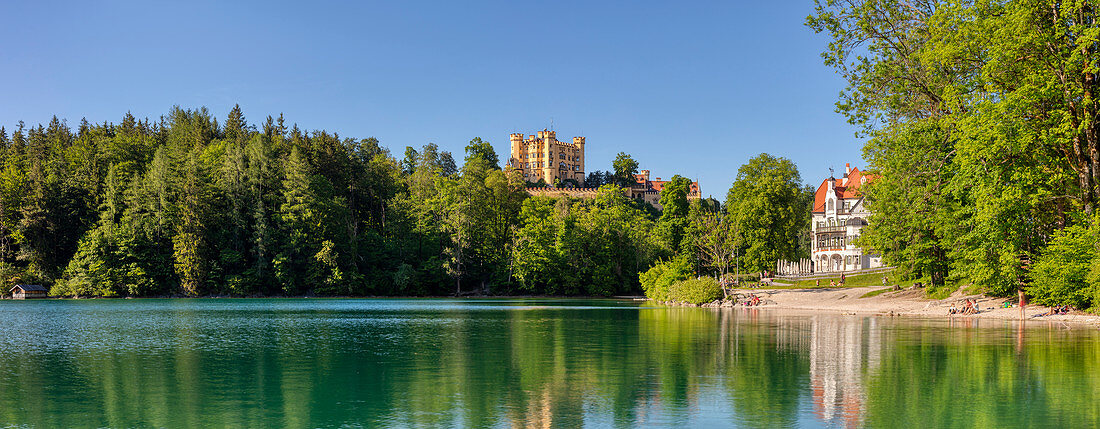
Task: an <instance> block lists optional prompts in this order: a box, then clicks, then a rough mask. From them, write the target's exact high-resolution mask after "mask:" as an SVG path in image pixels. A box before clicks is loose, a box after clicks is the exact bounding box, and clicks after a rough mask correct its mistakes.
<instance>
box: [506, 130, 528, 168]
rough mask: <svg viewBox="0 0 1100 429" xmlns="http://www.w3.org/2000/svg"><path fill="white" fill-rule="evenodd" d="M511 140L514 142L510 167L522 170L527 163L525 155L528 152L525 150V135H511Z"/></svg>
mask: <svg viewBox="0 0 1100 429" xmlns="http://www.w3.org/2000/svg"><path fill="white" fill-rule="evenodd" d="M509 138H510V140H511V142H512V153H511V158H510V159H509V161H510V165H509V166H510V167H513V168H522V167H523V162H524V161H525V160H524V156H523V155H524V153H525V152H526V151H524V150H523V134H521V133H512V134H511V135H509Z"/></svg>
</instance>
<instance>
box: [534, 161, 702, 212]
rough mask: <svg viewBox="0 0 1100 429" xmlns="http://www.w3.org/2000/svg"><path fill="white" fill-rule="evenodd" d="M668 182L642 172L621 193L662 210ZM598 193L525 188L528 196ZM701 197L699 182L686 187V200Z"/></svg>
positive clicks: (577, 195) (571, 195)
mask: <svg viewBox="0 0 1100 429" xmlns="http://www.w3.org/2000/svg"><path fill="white" fill-rule="evenodd" d="M669 182H671V180H661V178H660V177H658V178H657V179H656V180H649V170H642V171H641V172H640V173H638V174H635V175H634V183H633V184H631V185H630V186H629V187H628V188H626V189H624V190H623V191H624V193H626V196H627V197H628V198H634V199H638V200H642V201H645V202H647V203H650V204H652V205H653V207H656V208H657V210H663V209H664V208H663V207H661V189H664V187H665V185H666V184H668V183H669ZM598 191H599V189H598V188H573V187H561V188H556V187H553V186H541V187H540V186H528V187H527V193H528V194H531V195H543V196H548V197H571V198H595V197H596V194H597V192H598ZM701 196H702V191H701V190H700V189H699V182H691V185H690V186H689V187H688V194H687V198H688V200H698V199H699V198H701Z"/></svg>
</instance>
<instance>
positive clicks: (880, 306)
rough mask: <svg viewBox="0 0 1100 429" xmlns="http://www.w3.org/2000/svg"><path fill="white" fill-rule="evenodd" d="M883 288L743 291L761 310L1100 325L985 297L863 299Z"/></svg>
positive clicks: (1093, 319) (913, 293)
mask: <svg viewBox="0 0 1100 429" xmlns="http://www.w3.org/2000/svg"><path fill="white" fill-rule="evenodd" d="M880 289H882V288H881V287H852V288H820V289H740V290H738V291H737V292H738V293H739V294H742V295H747V294H755V295H757V296H759V297H760V298H761V299H762V301H763V304H761V305H760V308H777V309H791V310H813V311H824V312H838V313H850V314H853V313H862V314H867V313H870V314H880V315H895V316H914V317H958V318H988V319H1011V320H1018V319H1020V317H1021V316H1022V317H1024V318H1027V319H1028V320H1051V321H1064V322H1074V323H1088V324H1094V325H1100V316H1097V315H1091V314H1083V313H1080V312H1076V313H1073V314H1067V315H1049V316H1040V315H1041V314H1043V313H1046V312H1048V311H1049V308H1047V307H1044V306H1040V305H1028V306H1027V308H1025V309H1024V310H1023V314H1022V315H1021V310H1020V308H1019V307H1012V308H1002V306H1001V305H1002V304H1003V303H1004V302H1005V301H1007V300H1006V299H1005V298H990V297H986V296H983V295H964V294H959V293H956V294H955V295H952V296H951V297H949V298H947V299H942V300H938V299H928V298H925V297H924V291H923V290H919V289H918V290H900V291H894V292H886V293H882V294H880V295H877V296H873V297H868V298H860V297H861V296H863V295H864V294H866V293H867V292H871V291H875V290H880ZM967 298H969V299H974V300H977V302H978V307H979V309H980V310H981V313H979V314H976V315H958V314H955V315H953V314H949V313H948V309H949V308H950V307H951V304H952V303H954V304H955V305H956V307H958V308H961V307H962V305H961V304H962V301H963V300H964V299H967Z"/></svg>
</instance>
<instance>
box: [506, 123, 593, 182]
mask: <svg viewBox="0 0 1100 429" xmlns="http://www.w3.org/2000/svg"><path fill="white" fill-rule="evenodd" d="M511 143H512V154H511V157H510V158H509V159H508V166H507V167H508V169H511V170H521V171H523V178H524V179H525V180H527V181H528V182H538V181H539V179H542V180H543V181H545V182H546V183H547V184H550V185H554V184H556V183H558V181H565V180H570V179H571V180H574V181H576V182H577V184H578V185H580V184H583V183H584V137H573V142H572V143H566V142H563V141H558V139H557V136H556V134H555V133H554V132H553V131H547V130H542V131H539V132H538V134H535V135H531V136H527V138H524V137H523V134H521V133H513V134H512V135H511Z"/></svg>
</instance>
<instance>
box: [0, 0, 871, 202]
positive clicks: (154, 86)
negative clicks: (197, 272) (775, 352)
mask: <svg viewBox="0 0 1100 429" xmlns="http://www.w3.org/2000/svg"><path fill="white" fill-rule="evenodd" d="M811 11H812V2H811V1H808V0H787V1H733V0H729V1H714V2H707V1H697V2H692V1H685V2H669V1H661V2H649V1H630V2H627V1H623V2H599V1H553V2H551V1H545V2H519V1H500V2H488V1H415V0H406V1H394V2H328V1H309V2H292V3H281V2H274V1H265V2H228V1H226V2H202V1H189V2H175V3H167V2H164V3H162V2H120V1H104V2H72V3H69V2H48V1H33V2H3V3H0V16H2V17H3V24H2V25H0V40H2V41H3V42H0V124H2V125H5V126H7V127H8V129H9V130H10V129H11V128H12V127H13V126H14V124H15V123H16V122H17V121H19V120H23V121H25V122H27V123H28V124H38V123H45V122H47V121H49V119H50V117H51V116H53V115H57V116H58V117H60V118H62V119H66V120H67V121H68V122H69V124H70V125H74V126H75V125H76V124H77V123H79V121H80V119H81V118H84V117H86V118H87V119H88V120H89V121H92V122H103V121H110V122H115V123H117V122H119V121H120V120H121V118H122V116H123V114H124V113H125V112H127V111H130V112H132V113H133V114H134V115H135V116H137V117H139V118H142V117H150V118H152V119H156V118H157V117H159V116H160V115H162V114H165V113H166V112H167V111H168V109H169V108H171V107H172V106H173V105H179V106H181V107H184V108H194V107H201V106H206V107H208V108H209V109H210V110H211V111H212V112H213V113H214V114H215V115H217V117H218V118H219V119H220V120H222V121H224V118H225V115H226V114H227V113H228V111H229V109H231V108H232V107H233V105H234V104H236V103H239V104H240V105H241V108H242V109H243V111H244V114H245V118H246V119H247V120H248V121H249V122H250V123H253V124H258V123H260V122H262V121H263V119H264V118H265V117H266V116H267V115H269V114H270V115H273V116H275V115H278V114H279V113H280V112H281V113H283V114H284V115H285V117H286V119H287V121H288V122H292V123H297V124H298V125H299V126H300V127H302V128H304V129H327V130H330V131H335V132H338V133H340V135H342V136H348V137H360V138H363V137H371V136H373V137H377V138H378V139H379V140H380V141H381V142H382V144H383V145H384V146H386V147H388V148H390V150H391V151H392V152H393V153H394V154H395V155H396V156H398V157H400V156H401V155H402V154H403V152H404V147H405V146H415V147H419V146H421V145H423V144H425V143H428V142H435V143H437V144H438V145H439V146H440V147H441V148H442V149H444V150H450V151H452V152H454V153H455V155H456V158H458V159H461V153H462V149H463V147H464V146H465V145H466V143H467V142H468V141H469V140H470V139H472V138H473V137H481V138H483V139H486V140H488V141H490V142H492V143H493V146H494V147H495V148H496V150H497V152H498V154H499V155H500V158H501V160H502V161H503V160H506V159H507V157H508V134H510V133H512V132H522V133H525V134H533V133H534V132H535V131H537V130H541V129H543V128H549V127H550V126H551V121H553V127H554V129H555V130H556V131H557V132H558V138H559V139H560V140H566V141H568V139H569V138H571V137H573V136H577V135H583V136H586V137H587V142H586V143H587V148H586V150H587V162H586V167H587V170H588V171H594V170H607V169H610V167H611V160H612V159H613V158H614V156H615V154H616V153H617V152H620V151H623V152H627V153H630V154H631V155H633V156H634V158H635V159H636V160H638V162H639V163H640V164H641V168H643V169H649V170H651V171H652V172H653V175H654V176H659V177H662V178H665V179H667V178H669V177H671V176H672V175H673V174H680V175H683V176H688V177H691V178H692V179H698V180H700V181H701V186H702V188H703V193H704V195H713V196H715V197H717V198H719V199H721V200H724V199H725V194H726V191H727V190H728V189H729V187H730V184H731V183H732V181H733V179H734V178H735V177H736V174H737V168H738V167H739V166H740V165H741V164H743V163H744V162H746V161H747V160H748V159H749V158H751V157H753V156H755V155H756V154H758V153H760V152H768V153H771V154H773V155H776V156H783V157H787V158H790V159H791V160H793V161H794V162H795V163H797V165H798V168H799V170H800V171H801V173H802V177H803V180H804V181H806V182H807V183H811V184H813V185H816V184H818V183H820V180H822V179H823V178H824V177H825V176H827V175H828V168H829V167H835V168H836V169H837V170H838V171H840V170H843V168H844V163H845V162H851V163H852V164H853V166H860V167H862V166H863V165H864V163H863V161H862V160H861V159H860V154H861V152H860V148H861V146H862V142H861V141H859V140H857V139H856V138H855V137H854V135H853V132H854V131H855V129H854V128H853V127H852V126H851V125H849V124H848V123H847V122H846V121H845V120H844V118H843V117H842V116H841V115H840V114H838V113H836V112H835V111H834V108H835V107H834V103H835V101H836V97H837V94H838V92H839V91H840V90H841V89H842V88H843V82H842V80H841V79H840V78H839V76H837V75H836V74H835V73H834V72H833V70H831V69H828V68H826V67H824V66H823V65H822V62H821V57H820V52H821V50H822V49H823V47H824V45H825V43H826V40H825V37H824V36H822V35H815V34H814V33H813V32H812V31H811V30H810V29H808V28H807V27H805V26H804V25H803V22H804V21H805V18H806V16H807V15H808V14H810V12H811Z"/></svg>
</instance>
